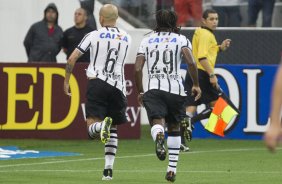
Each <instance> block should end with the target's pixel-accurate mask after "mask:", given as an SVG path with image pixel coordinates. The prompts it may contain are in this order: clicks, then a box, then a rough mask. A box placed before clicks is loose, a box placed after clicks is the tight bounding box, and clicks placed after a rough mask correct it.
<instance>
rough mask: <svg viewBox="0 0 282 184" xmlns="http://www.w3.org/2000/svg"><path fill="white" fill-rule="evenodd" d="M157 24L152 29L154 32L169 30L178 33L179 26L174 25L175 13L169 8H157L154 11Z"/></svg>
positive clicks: (175, 20)
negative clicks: (157, 9)
mask: <svg viewBox="0 0 282 184" xmlns="http://www.w3.org/2000/svg"><path fill="white" fill-rule="evenodd" d="M156 21H157V25H156V28H155V29H154V31H155V32H161V31H169V32H173V33H177V34H178V33H179V32H180V28H179V27H177V26H176V22H177V15H176V13H175V12H173V11H170V10H159V11H157V12H156Z"/></svg>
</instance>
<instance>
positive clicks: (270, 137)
mask: <svg viewBox="0 0 282 184" xmlns="http://www.w3.org/2000/svg"><path fill="white" fill-rule="evenodd" d="M281 78H282V56H281V61H280V66H279V68H278V70H277V73H276V78H275V81H274V84H273V89H272V100H271V103H272V104H271V112H270V126H269V128H268V130H267V131H266V132H265V134H264V141H265V144H266V146H267V148H268V149H269V150H270V151H272V152H274V151H275V149H276V147H277V145H278V144H279V142H281V140H282V125H281V107H282V83H281V81H280V80H281Z"/></svg>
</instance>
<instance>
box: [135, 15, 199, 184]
mask: <svg viewBox="0 0 282 184" xmlns="http://www.w3.org/2000/svg"><path fill="white" fill-rule="evenodd" d="M156 21H157V25H156V28H155V29H154V31H153V32H152V33H151V34H150V35H148V36H147V37H145V38H144V39H143V40H142V42H141V45H140V47H139V50H138V53H137V57H136V62H135V81H136V85H137V90H138V92H139V94H138V101H139V103H140V104H142V105H144V107H145V109H146V111H147V115H148V118H149V122H150V125H151V135H152V138H153V140H154V141H155V149H156V150H155V151H156V155H157V157H158V158H159V160H165V158H166V152H167V151H166V148H165V139H164V126H165V124H166V125H167V128H168V138H167V149H168V157H169V158H168V159H169V163H168V167H167V173H166V176H165V179H166V180H167V181H170V182H174V181H175V178H176V167H177V162H178V157H179V151H180V144H181V138H180V122H181V121H182V119H183V117H184V115H185V107H184V102H185V96H186V93H185V91H184V87H183V84H182V78H181V74H180V64H181V57H183V58H184V60H185V61H186V63H187V64H188V71H189V73H190V75H191V78H192V80H193V86H192V88H191V90H192V93H193V94H194V95H195V100H197V99H199V98H200V96H201V90H200V88H199V82H198V73H197V67H196V64H195V61H194V59H193V56H192V47H191V43H190V41H189V40H188V39H187V38H186V37H185V36H183V35H181V34H179V31H180V29H179V28H178V27H176V22H177V16H176V14H175V12H173V11H169V10H159V11H158V12H157V13H156ZM145 63H146V65H147V73H148V84H147V85H146V87H147V89H145V90H144V88H143V79H142V78H143V72H142V71H143V66H144V64H145Z"/></svg>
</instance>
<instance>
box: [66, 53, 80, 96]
mask: <svg viewBox="0 0 282 184" xmlns="http://www.w3.org/2000/svg"><path fill="white" fill-rule="evenodd" d="M81 55H82V53H81V52H80V51H79V50H78V49H75V50H74V51H73V52H72V54H71V55H70V57H69V59H68V62H67V64H66V68H65V71H66V73H65V81H64V92H65V94H66V95H68V96H71V93H70V92H69V80H70V76H71V73H72V70H73V68H74V65H75V63H76V61H77V59H78V58H79V57H80V56H81Z"/></svg>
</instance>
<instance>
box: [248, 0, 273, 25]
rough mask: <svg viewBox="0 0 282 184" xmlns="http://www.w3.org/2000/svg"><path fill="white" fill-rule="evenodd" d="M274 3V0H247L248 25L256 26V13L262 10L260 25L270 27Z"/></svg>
mask: <svg viewBox="0 0 282 184" xmlns="http://www.w3.org/2000/svg"><path fill="white" fill-rule="evenodd" d="M274 3H275V0H249V5H248V15H249V20H248V25H249V26H250V27H256V25H257V18H258V14H259V12H260V10H262V27H271V23H272V14H273V9H274Z"/></svg>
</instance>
